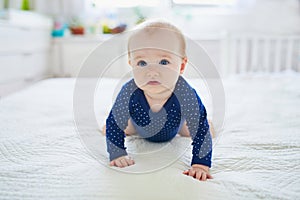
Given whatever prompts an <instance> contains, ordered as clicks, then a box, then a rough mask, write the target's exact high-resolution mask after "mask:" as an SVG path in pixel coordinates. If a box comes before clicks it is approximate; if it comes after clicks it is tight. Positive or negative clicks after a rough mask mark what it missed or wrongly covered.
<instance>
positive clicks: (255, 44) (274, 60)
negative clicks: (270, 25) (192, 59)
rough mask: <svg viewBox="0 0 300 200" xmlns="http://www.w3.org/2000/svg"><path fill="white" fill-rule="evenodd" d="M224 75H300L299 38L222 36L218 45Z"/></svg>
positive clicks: (290, 36) (281, 36)
mask: <svg viewBox="0 0 300 200" xmlns="http://www.w3.org/2000/svg"><path fill="white" fill-rule="evenodd" d="M221 65H222V66H221V69H222V70H221V71H222V74H223V75H228V74H240V73H252V72H254V73H256V72H266V73H269V72H280V71H285V70H292V71H297V72H300V35H259V34H240V35H226V34H225V35H224V37H223V40H222V42H221Z"/></svg>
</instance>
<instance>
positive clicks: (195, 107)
mask: <svg viewBox="0 0 300 200" xmlns="http://www.w3.org/2000/svg"><path fill="white" fill-rule="evenodd" d="M176 96H178V97H179V101H180V104H181V110H182V114H183V116H184V118H185V119H186V122H187V126H188V129H189V132H190V134H191V137H192V140H193V142H192V145H193V150H192V153H193V157H192V161H191V165H193V164H202V165H206V166H208V167H211V156H212V139H211V135H210V132H209V124H208V121H207V113H206V109H205V107H204V105H203V104H202V102H201V99H200V97H199V96H198V95H197V93H196V91H195V90H194V89H193V88H192V87H191V86H189V85H188V83H187V82H186V81H185V80H184V79H183V78H181V79H180V81H179V83H178V89H177V91H176Z"/></svg>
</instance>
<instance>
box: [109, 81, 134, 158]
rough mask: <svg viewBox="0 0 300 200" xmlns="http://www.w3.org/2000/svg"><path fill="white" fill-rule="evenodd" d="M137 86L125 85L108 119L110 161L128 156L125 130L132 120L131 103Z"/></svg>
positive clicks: (131, 83) (131, 82)
mask: <svg viewBox="0 0 300 200" xmlns="http://www.w3.org/2000/svg"><path fill="white" fill-rule="evenodd" d="M135 89H136V85H135V84H134V82H133V81H129V82H128V83H127V84H125V85H124V86H123V87H122V89H121V91H120V93H119V94H118V96H117V98H116V101H115V103H114V105H113V107H112V109H111V111H110V113H109V116H108V118H107V119H106V145H107V152H108V153H109V159H110V160H114V159H116V158H118V157H121V156H124V155H127V152H126V147H125V146H124V142H125V133H124V130H125V128H126V127H127V123H128V119H129V118H130V114H129V113H130V110H129V102H130V97H131V95H132V93H133V92H134V91H135Z"/></svg>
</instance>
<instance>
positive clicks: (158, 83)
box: [129, 30, 186, 94]
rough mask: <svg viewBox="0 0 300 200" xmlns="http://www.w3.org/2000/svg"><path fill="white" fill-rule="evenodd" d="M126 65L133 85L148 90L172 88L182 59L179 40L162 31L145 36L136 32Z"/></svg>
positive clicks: (179, 70)
mask: <svg viewBox="0 0 300 200" xmlns="http://www.w3.org/2000/svg"><path fill="white" fill-rule="evenodd" d="M129 48H130V57H129V64H130V65H131V66H132V68H133V75H134V80H135V83H136V84H137V86H138V87H139V88H140V89H142V90H144V91H145V92H149V93H156V94H158V93H162V92H164V91H168V90H171V91H173V89H174V87H175V84H176V82H177V80H178V77H179V75H180V74H182V73H183V71H184V67H185V64H186V58H182V56H181V55H180V48H181V45H180V41H179V39H178V38H177V37H176V35H175V34H173V33H172V32H170V31H166V30H162V31H157V32H155V33H153V34H152V35H148V34H147V33H140V34H137V35H136V36H135V38H133V39H132V42H131V43H130V45H129Z"/></svg>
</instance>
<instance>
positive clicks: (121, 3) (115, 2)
mask: <svg viewBox="0 0 300 200" xmlns="http://www.w3.org/2000/svg"><path fill="white" fill-rule="evenodd" d="M93 3H94V5H95V6H96V7H135V6H158V5H159V0H93Z"/></svg>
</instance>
